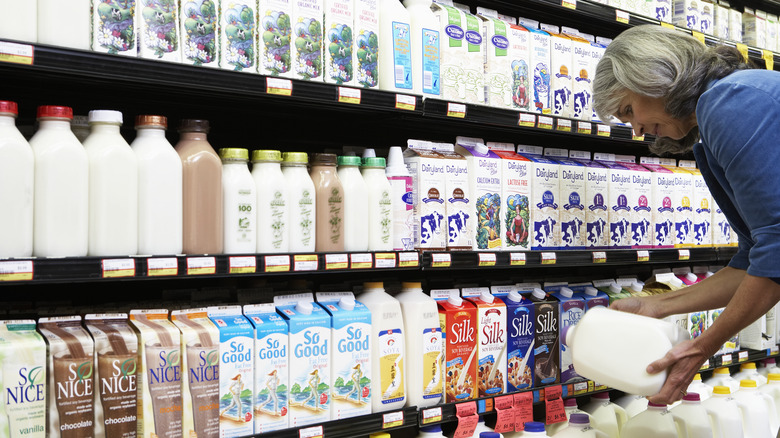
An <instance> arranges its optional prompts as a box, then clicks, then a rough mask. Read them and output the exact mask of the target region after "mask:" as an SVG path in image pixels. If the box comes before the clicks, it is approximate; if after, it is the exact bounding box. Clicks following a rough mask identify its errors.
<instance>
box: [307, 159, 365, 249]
mask: <svg viewBox="0 0 780 438" xmlns="http://www.w3.org/2000/svg"><path fill="white" fill-rule="evenodd" d="M337 161H338V158H337V156H336V155H334V154H314V160H312V163H311V171H310V172H309V173H310V175H311V180H312V182H313V183H314V189H315V191H316V193H317V195H316V196H317V205H316V209H315V211H316V216H317V239H316V244H315V248H316V250H317V251H318V252H332V251H344V232H345V231H346V230H345V229H344V187H343V186H342V185H341V181H339V177H338V174H337V173H336V163H337ZM369 230H370V227H369Z"/></svg>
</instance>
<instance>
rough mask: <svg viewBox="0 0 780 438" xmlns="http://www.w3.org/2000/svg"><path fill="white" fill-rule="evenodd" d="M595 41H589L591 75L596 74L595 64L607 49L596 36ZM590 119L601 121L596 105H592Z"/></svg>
mask: <svg viewBox="0 0 780 438" xmlns="http://www.w3.org/2000/svg"><path fill="white" fill-rule="evenodd" d="M596 41H597V42H595V43H590V47H591V51H590V68H591V71H592V72H593V76H594V77H595V76H596V66H597V65H598V64H599V61H600V60H601V57H602V56H604V51H605V50H607V46H606V45H605V44H601V43H599V42H598V38H597V39H596ZM591 120H592V121H594V122H601V120H600V119H599V116H598V114H596V107H595V106H593V115H592V116H591Z"/></svg>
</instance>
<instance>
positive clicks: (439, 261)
mask: <svg viewBox="0 0 780 438" xmlns="http://www.w3.org/2000/svg"><path fill="white" fill-rule="evenodd" d="M450 265H452V256H451V255H450V253H448V252H435V253H432V254H431V267H432V268H449V267H450Z"/></svg>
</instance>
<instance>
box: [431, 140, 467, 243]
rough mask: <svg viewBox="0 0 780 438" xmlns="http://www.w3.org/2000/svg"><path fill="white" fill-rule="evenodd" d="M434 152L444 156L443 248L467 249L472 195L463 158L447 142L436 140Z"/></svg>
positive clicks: (465, 162)
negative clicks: (444, 231) (444, 241)
mask: <svg viewBox="0 0 780 438" xmlns="http://www.w3.org/2000/svg"><path fill="white" fill-rule="evenodd" d="M434 147H435V148H436V152H438V153H439V154H440V155H441V156H442V158H444V159H445V160H446V161H445V165H444V173H445V184H444V188H445V191H444V194H443V198H444V211H445V213H446V221H447V222H446V224H447V226H446V231H447V249H448V250H466V251H470V250H471V249H472V248H473V247H474V227H473V224H474V223H475V222H476V220H477V218H476V217H474V198H473V197H472V196H471V188H470V187H469V169H468V163H467V161H466V158H465V157H464V156H463V155H460V154H457V153H455V150H454V146H453V145H452V144H451V143H436V144H435V146H434Z"/></svg>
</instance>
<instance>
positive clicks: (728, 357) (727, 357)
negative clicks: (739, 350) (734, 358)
mask: <svg viewBox="0 0 780 438" xmlns="http://www.w3.org/2000/svg"><path fill="white" fill-rule="evenodd" d="M720 364H721V365H731V355H730V354H724V355H723V356H721V357H720Z"/></svg>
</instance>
